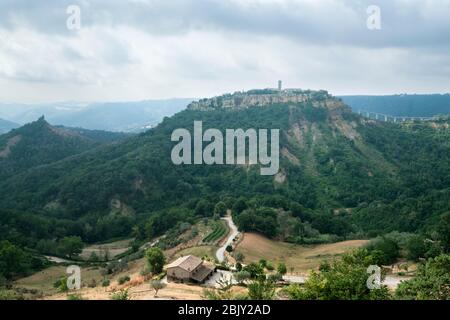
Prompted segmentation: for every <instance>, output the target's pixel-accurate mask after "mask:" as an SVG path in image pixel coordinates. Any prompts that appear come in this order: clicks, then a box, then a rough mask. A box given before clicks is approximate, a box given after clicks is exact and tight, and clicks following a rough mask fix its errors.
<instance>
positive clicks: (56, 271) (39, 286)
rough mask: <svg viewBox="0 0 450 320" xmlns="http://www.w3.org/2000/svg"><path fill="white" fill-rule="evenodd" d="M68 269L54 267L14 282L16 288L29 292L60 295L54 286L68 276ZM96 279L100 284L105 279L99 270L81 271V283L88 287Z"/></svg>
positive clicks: (86, 269) (85, 269)
mask: <svg viewBox="0 0 450 320" xmlns="http://www.w3.org/2000/svg"><path fill="white" fill-rule="evenodd" d="M66 268H67V267H64V266H53V267H50V268H47V269H45V270H42V271H40V272H38V273H35V274H33V275H32V276H29V277H26V278H22V279H20V280H17V281H15V282H14V287H15V288H24V289H27V290H37V291H38V292H41V293H43V294H44V295H45V296H47V295H52V294H56V293H58V289H56V288H54V287H53V284H54V283H55V281H57V280H58V279H60V278H62V277H64V276H66V275H67V274H66ZM92 279H94V280H95V281H96V282H97V283H98V284H99V283H100V282H101V280H102V279H103V277H102V275H101V274H100V270H99V269H98V268H90V267H89V268H82V269H81V283H82V286H83V285H87V284H89V283H91V281H92Z"/></svg>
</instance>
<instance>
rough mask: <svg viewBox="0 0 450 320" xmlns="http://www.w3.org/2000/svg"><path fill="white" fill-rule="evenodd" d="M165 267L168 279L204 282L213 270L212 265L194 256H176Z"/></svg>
mask: <svg viewBox="0 0 450 320" xmlns="http://www.w3.org/2000/svg"><path fill="white" fill-rule="evenodd" d="M166 269H167V280H168V281H174V282H195V283H203V282H205V280H207V279H208V278H209V277H210V276H211V275H212V274H213V273H214V271H215V268H214V266H212V265H208V264H206V263H204V262H203V260H202V259H200V258H197V257H195V256H185V257H181V258H178V259H177V260H175V261H174V262H172V263H171V264H169V265H167V266H166Z"/></svg>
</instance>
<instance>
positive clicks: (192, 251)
mask: <svg viewBox="0 0 450 320" xmlns="http://www.w3.org/2000/svg"><path fill="white" fill-rule="evenodd" d="M217 249H218V247H216V246H199V247H193V248H188V249H184V250H181V251H179V252H177V253H176V254H175V256H174V260H175V259H176V258H179V257H183V256H188V255H193V256H196V257H199V258H203V257H205V256H207V257H208V258H210V259H214V258H215V256H216V251H217Z"/></svg>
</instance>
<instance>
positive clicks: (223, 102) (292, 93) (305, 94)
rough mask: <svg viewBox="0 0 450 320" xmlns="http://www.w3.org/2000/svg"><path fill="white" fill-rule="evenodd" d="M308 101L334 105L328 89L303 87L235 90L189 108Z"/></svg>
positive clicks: (250, 105) (225, 107)
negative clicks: (319, 89)
mask: <svg viewBox="0 0 450 320" xmlns="http://www.w3.org/2000/svg"><path fill="white" fill-rule="evenodd" d="M308 101H314V102H315V103H320V104H325V105H328V104H330V106H332V105H333V101H332V97H331V95H329V94H328V92H326V91H310V90H301V89H287V90H282V91H278V90H273V89H264V90H251V91H247V92H235V93H233V94H227V95H223V96H219V97H214V98H211V99H202V100H199V101H195V102H192V103H191V104H190V105H188V109H189V110H205V111H207V110H212V109H243V108H250V107H263V106H268V105H272V104H290V103H292V104H298V103H305V102H308Z"/></svg>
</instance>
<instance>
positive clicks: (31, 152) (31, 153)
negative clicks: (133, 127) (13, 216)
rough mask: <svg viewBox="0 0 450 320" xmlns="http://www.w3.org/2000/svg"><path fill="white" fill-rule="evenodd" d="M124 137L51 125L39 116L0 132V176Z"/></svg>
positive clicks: (5, 176)
mask: <svg viewBox="0 0 450 320" xmlns="http://www.w3.org/2000/svg"><path fill="white" fill-rule="evenodd" d="M125 137H126V135H124V134H119V133H110V132H105V131H90V130H85V129H70V128H64V127H54V126H51V125H50V124H48V123H47V122H46V121H45V119H44V118H40V119H39V120H38V121H35V122H33V123H30V124H28V125H25V126H23V127H21V128H18V129H15V130H12V131H11V132H9V133H7V134H4V135H1V136H0V179H1V180H5V179H7V178H8V177H12V176H14V175H15V174H18V173H23V172H24V171H26V170H28V169H31V168H33V167H35V166H41V165H46V164H50V163H52V162H55V161H58V160H61V159H64V158H66V157H69V156H73V155H75V154H79V153H82V152H84V151H87V150H89V149H92V148H95V147H97V146H100V145H101V144H105V143H110V142H113V141H117V140H120V139H123V138H125Z"/></svg>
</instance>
